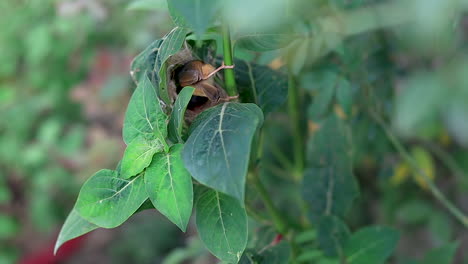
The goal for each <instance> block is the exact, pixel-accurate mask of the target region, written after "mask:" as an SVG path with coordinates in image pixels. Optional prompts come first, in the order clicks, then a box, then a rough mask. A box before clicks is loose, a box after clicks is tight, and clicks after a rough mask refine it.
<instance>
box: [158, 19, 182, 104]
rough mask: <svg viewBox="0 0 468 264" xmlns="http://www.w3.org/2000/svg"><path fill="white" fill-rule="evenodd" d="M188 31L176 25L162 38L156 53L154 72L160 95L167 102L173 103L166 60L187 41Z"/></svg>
mask: <svg viewBox="0 0 468 264" xmlns="http://www.w3.org/2000/svg"><path fill="white" fill-rule="evenodd" d="M187 33H188V29H186V28H182V27H176V28H174V29H173V30H172V31H171V32H169V33H168V34H167V35H166V36H164V38H162V43H161V46H160V47H159V50H158V53H157V55H156V61H155V64H154V69H153V73H154V74H158V76H157V78H154V79H157V80H158V95H159V97H160V98H161V99H162V100H163V101H164V102H165V103H166V104H171V103H172V102H171V100H170V98H169V93H168V91H167V79H168V76H167V75H168V74H169V73H168V72H167V65H166V61H167V59H169V57H170V56H172V55H174V54H176V53H177V52H179V50H180V49H181V48H182V45H183V44H184V42H185V36H186V35H187Z"/></svg>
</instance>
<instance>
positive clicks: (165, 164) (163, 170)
mask: <svg viewBox="0 0 468 264" xmlns="http://www.w3.org/2000/svg"><path fill="white" fill-rule="evenodd" d="M182 148H183V145H182V144H177V145H173V146H172V147H171V149H170V150H169V153H158V154H156V155H155V156H154V158H153V162H152V163H151V165H150V166H149V167H148V168H147V169H146V172H145V186H146V192H147V193H148V195H149V197H150V199H151V202H152V203H153V204H154V207H155V208H156V209H158V211H159V212H161V213H162V214H163V215H165V216H166V217H167V218H169V220H171V221H172V222H173V223H175V224H176V225H177V226H178V227H179V228H180V229H181V230H182V231H184V232H185V229H186V227H187V224H188V221H189V219H190V216H191V215H192V205H193V190H192V178H191V177H190V174H189V173H188V171H187V170H186V169H185V167H184V164H183V163H182V157H181V153H182Z"/></svg>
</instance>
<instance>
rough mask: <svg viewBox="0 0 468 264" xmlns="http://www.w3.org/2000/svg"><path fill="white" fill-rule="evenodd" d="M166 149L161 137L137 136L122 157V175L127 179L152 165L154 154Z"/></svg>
mask: <svg viewBox="0 0 468 264" xmlns="http://www.w3.org/2000/svg"><path fill="white" fill-rule="evenodd" d="M163 149H164V145H163V143H162V142H161V141H160V139H153V140H148V139H145V138H144V137H142V136H138V137H136V138H135V139H134V140H132V142H130V144H128V146H127V149H125V153H124V155H123V158H122V162H121V165H120V175H121V176H122V178H124V179H127V178H130V177H132V176H135V175H137V174H138V173H140V172H142V171H143V170H144V169H145V168H146V167H148V165H150V163H151V160H152V159H153V155H154V154H155V153H158V152H161V151H162V150H163Z"/></svg>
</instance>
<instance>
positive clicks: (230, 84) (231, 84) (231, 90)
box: [223, 25, 238, 96]
mask: <svg viewBox="0 0 468 264" xmlns="http://www.w3.org/2000/svg"><path fill="white" fill-rule="evenodd" d="M223 56H224V64H225V65H226V66H232V65H234V62H233V56H232V46H231V33H230V31H229V26H228V25H224V26H223ZM224 81H225V84H226V92H227V93H228V95H229V96H236V95H238V93H237V87H236V78H235V76H234V69H224Z"/></svg>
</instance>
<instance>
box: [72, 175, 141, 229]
mask: <svg viewBox="0 0 468 264" xmlns="http://www.w3.org/2000/svg"><path fill="white" fill-rule="evenodd" d="M144 185H145V183H144V181H143V175H142V174H140V175H138V176H136V177H134V178H131V179H129V180H126V179H122V178H120V177H119V176H118V173H117V172H116V171H112V170H100V171H98V172H97V173H96V174H94V175H93V176H92V177H91V178H90V179H88V180H87V181H86V182H85V183H84V184H83V187H81V190H80V194H79V196H78V200H77V202H76V207H75V208H76V210H77V212H78V213H79V214H80V215H81V216H82V217H83V218H84V219H86V220H87V221H89V222H91V223H93V224H96V225H98V226H100V227H104V228H114V227H116V226H119V225H121V224H122V223H123V222H125V221H126V220H127V219H128V218H129V217H130V216H131V215H132V214H133V213H135V211H136V210H137V209H138V208H139V207H140V205H142V204H143V203H144V202H145V200H146V199H147V198H148V195H147V194H146V191H145V190H144V188H145V186H144Z"/></svg>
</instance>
